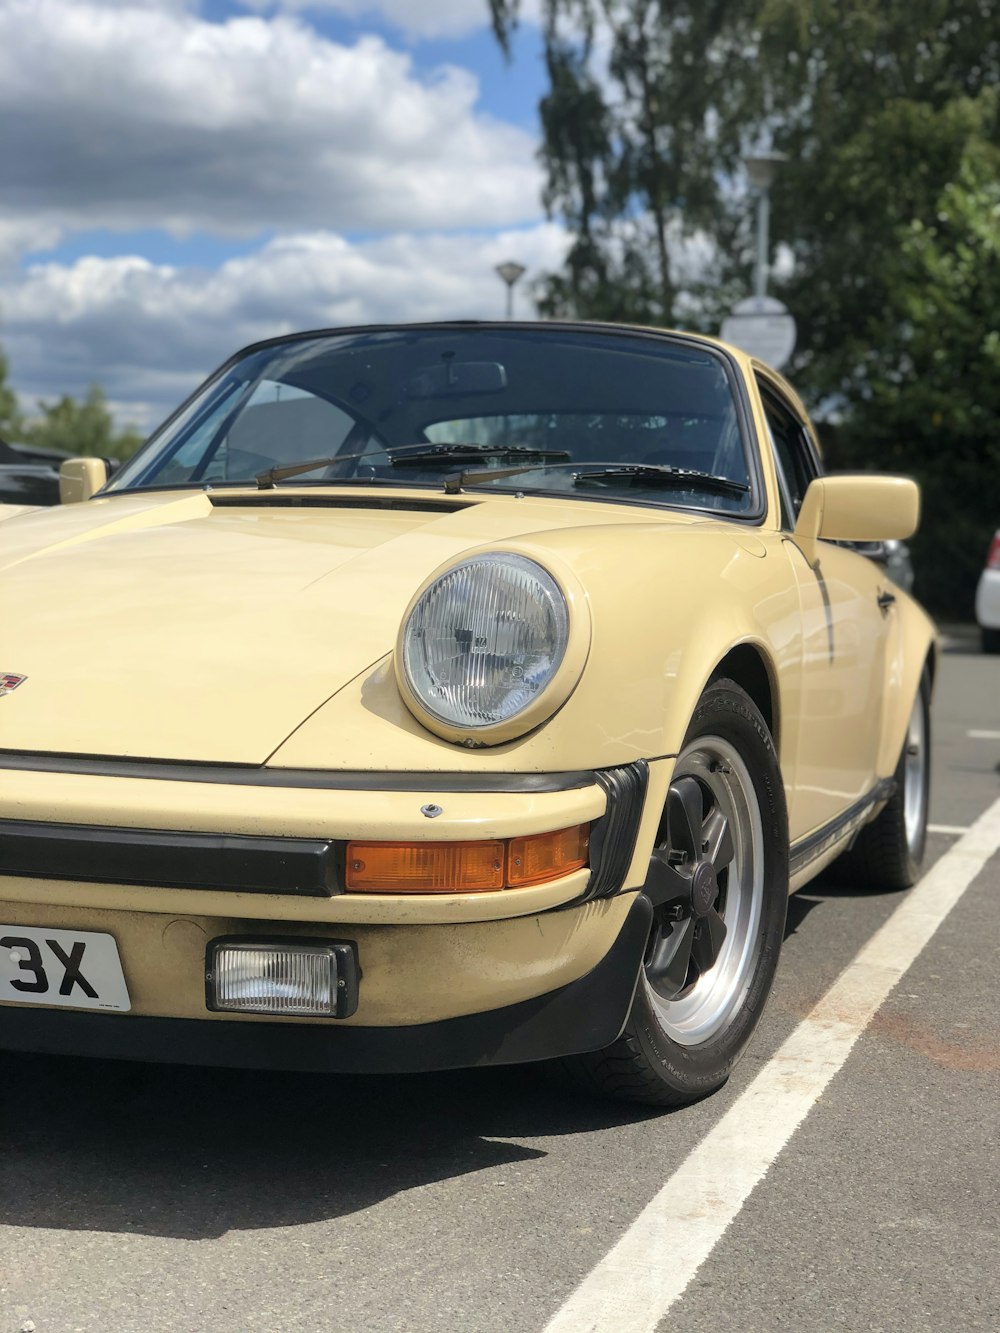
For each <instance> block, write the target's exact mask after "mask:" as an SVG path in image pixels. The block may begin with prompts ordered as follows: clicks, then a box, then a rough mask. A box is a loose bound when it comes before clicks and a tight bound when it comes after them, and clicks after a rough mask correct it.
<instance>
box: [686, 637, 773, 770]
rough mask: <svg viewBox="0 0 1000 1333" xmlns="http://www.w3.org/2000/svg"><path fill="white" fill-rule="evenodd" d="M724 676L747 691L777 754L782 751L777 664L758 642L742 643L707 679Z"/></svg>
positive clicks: (718, 678)
mask: <svg viewBox="0 0 1000 1333" xmlns="http://www.w3.org/2000/svg"><path fill="white" fill-rule="evenodd" d="M723 677H726V678H728V679H729V680H732V681H734V682H735V683H736V684H737V685H739V687H740V689H742V690H745V691H746V693H747V694H748V695H749V696H750V698H751V699H752V700H753V701H754V703H755V704H756V705H757V708H758V709H759V710H760V714H761V716H762V717H763V719H764V721H765V722H766V723H767V729H768V731H769V732H770V733H771V739H772V741H773V742H774V748H775V752H776V753H780V735H779V733H780V729H781V707H780V699H779V695H778V683H777V679H776V674H775V670H774V665H773V663H772V662H771V661H770V659H769V658H768V656H767V654H766V653H765V652H764V651H763V650H762V649H761V648H760V646H759V645H758V644H755V643H738V644H736V645H735V647H733V648H730V649H729V651H728V652H727V653H726V654H725V656H724V657H723V658H722V659H721V661H719V662H718V664H717V665H716V666H715V668H714V669H713V671H712V672H711V674H710V675H709V677H708V680H707V681H706V682H705V684H706V686H708V685H711V683H712V682H713V681H714V680H720V679H722V678H723Z"/></svg>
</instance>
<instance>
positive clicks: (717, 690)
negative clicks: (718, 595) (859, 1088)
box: [568, 680, 788, 1106]
mask: <svg viewBox="0 0 1000 1333" xmlns="http://www.w3.org/2000/svg"><path fill="white" fill-rule="evenodd" d="M646 892H647V893H648V895H649V896H650V897H651V898H652V900H653V903H654V917H653V926H652V929H651V932H650V937H649V941H648V943H647V946H646V952H645V956H644V959H643V967H642V973H641V975H640V978H639V984H638V986H637V988H636V994H635V998H634V1000H633V1003H632V1009H631V1012H630V1014H629V1018H628V1021H627V1023H626V1025H625V1030H624V1032H623V1033H622V1035H621V1036H620V1037H619V1038H618V1040H617V1041H616V1042H614V1043H613V1044H612V1045H611V1046H609V1047H607V1048H605V1049H604V1050H601V1051H595V1052H591V1053H588V1054H585V1055H581V1056H575V1057H573V1059H572V1060H571V1061H569V1062H568V1063H569V1065H570V1067H571V1069H572V1071H573V1072H574V1074H575V1076H576V1077H577V1079H578V1080H579V1081H583V1082H585V1083H587V1084H589V1085H590V1086H592V1087H596V1088H597V1089H599V1090H601V1091H602V1092H605V1093H609V1094H611V1095H613V1096H616V1097H620V1098H624V1099H627V1100H629V1101H639V1102H646V1103H653V1104H655V1105H658V1106H674V1105H680V1104H681V1103H683V1102H688V1101H694V1100H696V1099H697V1098H699V1097H703V1096H705V1095H706V1094H707V1093H709V1092H712V1091H714V1090H715V1089H716V1088H718V1087H720V1086H721V1085H722V1084H723V1083H725V1081H726V1079H727V1078H728V1077H729V1074H730V1071H731V1070H732V1068H733V1066H734V1065H735V1063H736V1061H737V1060H738V1059H739V1057H740V1055H741V1054H742V1053H743V1050H744V1048H745V1047H746V1045H747V1043H748V1041H749V1040H750V1037H751V1035H752V1034H753V1031H754V1029H755V1027H756V1026H757V1023H758V1020H759V1019H760V1016H761V1013H762V1012H763V1009H764V1004H765V1002H766V1000H767V997H768V994H769V993H770V989H771V983H772V980H773V978H774V973H775V969H776V967H777V964H778V954H779V951H780V948H781V941H782V936H783V933H784V925H785V908H786V905H787V898H788V823H787V816H786V812H785V799H784V789H783V787H782V783H781V775H780V773H779V771H778V763H777V758H776V756H775V753H774V745H773V743H772V741H771V736H770V733H769V732H768V729H767V725H766V723H765V722H764V719H763V718H762V717H761V714H760V712H759V710H758V709H757V708H756V706H755V705H754V703H753V701H752V700H751V699H750V697H749V695H747V694H746V693H745V691H743V690H742V689H741V688H740V687H739V686H738V685H737V684H735V682H733V681H731V680H717V681H715V682H713V683H712V684H711V685H710V686H709V687H708V688H707V689H706V691H705V693H704V694H703V695H702V697H701V700H700V702H699V704H698V707H697V708H696V710H695V713H694V717H693V718H692V720H691V725H690V727H689V728H688V733H687V736H686V737H685V740H684V745H683V747H682V749H681V753H680V754H679V756H678V758H677V763H676V765H675V767H674V773H673V778H672V780H671V784H670V789H669V792H668V794H667V802H666V806H665V808H664V811H663V816H662V818H661V821H660V827H659V830H658V833H657V842H656V847H655V848H654V851H653V856H652V859H651V862H650V874H649V878H648V881H647V886H646Z"/></svg>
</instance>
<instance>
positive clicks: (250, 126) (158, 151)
mask: <svg viewBox="0 0 1000 1333" xmlns="http://www.w3.org/2000/svg"><path fill="white" fill-rule="evenodd" d="M386 2H387V3H388V0H386ZM470 3H472V4H478V3H479V0H470ZM484 3H485V0H484ZM439 7H441V6H439ZM441 8H442V10H443V7H441ZM477 96H478V84H477V81H476V79H475V78H474V76H473V75H472V74H470V73H469V72H468V71H465V70H461V69H457V68H455V67H447V68H444V69H442V70H440V71H438V72H437V74H436V75H435V76H434V77H433V78H432V79H431V80H429V81H428V80H423V79H421V78H419V77H418V76H417V74H416V73H415V71H414V68H413V65H412V62H411V59H410V57H409V56H408V55H407V54H406V53H404V52H400V51H394V50H392V49H391V48H389V47H388V46H387V45H386V44H385V43H384V42H383V41H382V40H380V39H379V38H376V37H371V36H368V37H362V38H360V40H359V41H358V42H357V43H356V44H354V45H352V46H345V45H340V44H338V43H335V42H332V41H329V40H327V39H325V38H323V37H322V36H320V35H319V34H318V33H317V32H315V31H314V30H313V29H311V28H309V27H308V26H306V25H304V24H303V23H301V22H300V21H298V20H296V19H295V18H294V17H283V16H279V17H272V18H266V17H261V16H251V15H247V16H245V17H239V18H234V19H230V20H229V21H228V22H226V23H210V22H206V21H205V20H204V19H202V18H201V17H199V15H198V14H197V13H196V12H195V11H194V10H193V9H191V8H190V6H189V5H188V4H186V3H184V2H183V0H147V3H145V4H142V3H136V0H127V2H125V3H119V4H110V3H107V2H106V0H103V2H102V0H0V122H2V124H3V127H4V129H3V133H2V134H0V181H2V182H3V194H2V195H0V200H2V207H3V215H4V224H5V226H7V227H8V228H11V227H14V226H22V227H23V225H24V223H25V222H28V223H30V224H31V226H34V227H42V228H58V229H60V230H61V231H63V232H70V231H72V230H74V229H80V228H87V227H96V226H100V227H110V228H112V229H118V230H122V231H127V230H130V229H142V228H166V229H168V230H169V231H171V232H173V233H176V234H181V235H183V234H185V233H188V232H190V231H193V230H203V231H212V232H215V233H217V234H223V235H231V236H237V235H242V236H253V235H259V234H261V233H262V232H264V231H266V230H293V229H306V228H318V227H330V228H333V229H336V230H338V231H362V232H363V231H376V230H396V229H401V228H404V227H405V228H407V229H421V228H427V229H437V228H446V227H454V228H462V227H479V226H504V225H510V224H512V223H518V222H526V221H529V220H531V219H534V218H537V217H538V215H539V211H540V208H539V202H538V200H539V188H540V183H541V176H540V172H539V168H538V166H537V164H536V162H535V160H534V143H533V141H532V139H531V137H530V136H529V135H527V134H525V133H523V132H522V131H520V130H517V129H515V128H513V127H511V126H509V125H504V124H502V123H500V122H498V121H495V120H492V119H491V118H489V117H487V116H485V115H482V114H481V113H479V112H477V110H476V99H477Z"/></svg>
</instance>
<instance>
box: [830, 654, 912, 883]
mask: <svg viewBox="0 0 1000 1333" xmlns="http://www.w3.org/2000/svg"><path fill="white" fill-rule="evenodd" d="M930 702H931V682H930V674H929V672H928V671H927V668H926V667H925V668H924V673H923V675H922V676H921V678H920V688H919V690H918V691H917V697H916V699H915V700H914V704H913V709H912V712H911V713H910V721H909V725H908V726H907V729H906V738H905V739H904V741H903V749H902V753H901V754H900V756H899V763H898V764H897V765H896V774H895V777H896V790H895V792H894V793H893V795H892V797H891V798H890V799H889V801H888V802H887V803H886V805H885V806H884V807H883V808H882V810H881V812H880V813H879V814H878V815H877V816H876V817H875V819H874V820H872V822H871V823H870V824H866V825H865V827H864V828H863V829H862V830H861V832H860V833H859V834H858V836H857V838H856V839H855V842H854V846H853V847H852V848H851V849H850V851H849V852H846V853H845V854H844V856H842V857H840V859H839V860H838V861H836V862H835V866H836V870H835V873H836V874H837V875H838V876H839V875H840V874H841V871H843V873H844V875H846V876H847V878H848V879H849V880H850V881H851V883H852V884H855V885H857V886H858V887H859V888H866V889H908V888H909V887H910V886H911V885H912V884H915V883H916V881H917V878H918V876H919V875H920V866H921V863H922V862H923V859H924V847H925V845H926V842H927V811H928V806H929V804H930V787H931V783H930V756H931V715H930Z"/></svg>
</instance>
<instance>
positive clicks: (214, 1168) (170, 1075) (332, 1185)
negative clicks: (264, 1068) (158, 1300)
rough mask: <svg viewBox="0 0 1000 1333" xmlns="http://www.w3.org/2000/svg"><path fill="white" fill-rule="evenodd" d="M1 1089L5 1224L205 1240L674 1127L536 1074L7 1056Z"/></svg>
mask: <svg viewBox="0 0 1000 1333" xmlns="http://www.w3.org/2000/svg"><path fill="white" fill-rule="evenodd" d="M0 1076H2V1078H3V1082H4V1087H5V1092H4V1097H3V1109H2V1113H0V1115H2V1125H3V1145H4V1159H5V1161H4V1169H3V1171H2V1172H0V1222H2V1223H4V1224H6V1225H8V1226H26V1227H46V1228H53V1229H55V1230H63V1231H76V1230H79V1231H91V1230H93V1231H112V1232H126V1233H135V1234H142V1235H153V1236H167V1237H176V1238H181V1239H191V1240H201V1239H207V1238H211V1237H215V1236H220V1235H223V1234H224V1233H226V1232H227V1231H233V1230H252V1229H256V1228H260V1227H282V1226H296V1225H299V1224H301V1223H306V1222H315V1221H321V1220H328V1219H330V1218H336V1217H341V1216H345V1215H347V1214H350V1213H353V1212H356V1211H358V1210H360V1209H364V1208H369V1207H371V1206H372V1205H373V1204H376V1203H379V1202H380V1201H381V1200H383V1199H385V1198H387V1197H389V1196H391V1195H394V1194H397V1193H399V1192H401V1191H403V1190H408V1189H412V1188H413V1187H415V1186H418V1185H427V1184H430V1183H433V1182H434V1181H438V1180H446V1179H450V1178H453V1177H457V1176H463V1175H467V1174H469V1173H470V1172H474V1171H482V1170H485V1169H488V1168H490V1167H496V1166H502V1165H504V1164H508V1163H512V1162H519V1161H526V1160H530V1159H533V1158H538V1157H544V1156H545V1153H544V1152H541V1151H538V1150H536V1149H533V1148H526V1147H523V1146H519V1145H517V1144H513V1143H503V1142H496V1141H495V1139H496V1138H522V1137H535V1136H545V1135H564V1134H575V1133H590V1132H593V1131H596V1130H601V1129H604V1128H607V1127H609V1126H612V1125H623V1124H630V1123H635V1122H637V1121H642V1120H645V1119H649V1118H651V1117H652V1116H654V1115H662V1114H663V1112H660V1111H651V1110H650V1109H648V1108H642V1107H630V1106H627V1105H618V1104H616V1103H614V1102H602V1101H598V1100H588V1099H587V1098H586V1096H585V1095H584V1094H581V1093H579V1092H574V1091H572V1090H569V1089H565V1090H564V1089H562V1088H560V1087H558V1086H557V1085H555V1084H554V1082H553V1081H552V1080H551V1079H550V1078H548V1077H547V1076H546V1075H545V1074H544V1073H543V1072H542V1071H540V1070H538V1069H534V1068H532V1067H530V1066H524V1067H520V1068H509V1069H492V1070H463V1071H459V1072H455V1073H447V1074H433V1075H432V1074H425V1075H408V1076H406V1077H389V1076H386V1077H381V1078H372V1077H347V1076H333V1075H320V1074H316V1075H312V1074H279V1073H261V1072H250V1071H245V1070H222V1069H193V1068H182V1067H171V1066H166V1065H138V1064H126V1063H119V1062H114V1061H97V1060H93V1061H91V1060H75V1059H57V1058H49V1057H45V1056H24V1055H12V1054H0Z"/></svg>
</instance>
